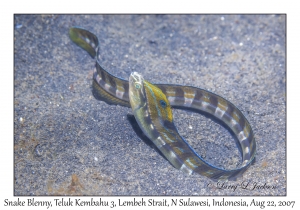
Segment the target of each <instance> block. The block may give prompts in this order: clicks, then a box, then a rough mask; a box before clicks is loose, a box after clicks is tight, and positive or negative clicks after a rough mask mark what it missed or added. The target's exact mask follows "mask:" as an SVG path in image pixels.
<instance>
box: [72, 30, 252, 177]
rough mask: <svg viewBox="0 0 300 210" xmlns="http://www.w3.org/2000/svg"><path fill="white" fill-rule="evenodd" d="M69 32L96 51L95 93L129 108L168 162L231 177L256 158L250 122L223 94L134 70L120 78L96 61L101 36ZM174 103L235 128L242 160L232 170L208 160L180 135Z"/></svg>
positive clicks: (92, 54) (79, 31)
mask: <svg viewBox="0 0 300 210" xmlns="http://www.w3.org/2000/svg"><path fill="white" fill-rule="evenodd" d="M69 35H70V38H71V40H72V41H73V42H75V43H76V44H77V45H79V46H80V47H82V48H83V49H84V50H86V51H87V52H88V53H89V54H90V55H91V56H92V57H93V58H94V57H96V68H95V70H94V73H93V94H94V96H95V98H96V99H99V100H103V101H105V102H106V103H108V104H114V105H121V106H125V107H129V108H132V110H133V113H134V116H135V118H136V121H137V122H138V125H139V126H140V128H141V130H142V131H143V132H144V134H145V135H146V136H147V137H148V138H149V139H150V140H151V141H152V142H153V143H154V145H156V147H157V148H158V149H159V150H160V151H161V152H162V154H163V155H164V156H165V157H166V158H167V159H168V160H169V162H170V163H171V164H172V165H173V166H174V167H175V168H177V169H180V170H182V171H184V172H186V173H188V174H192V173H198V174H201V175H204V176H207V177H209V178H211V179H213V180H234V179H236V177H238V176H241V175H242V173H243V172H244V171H245V170H246V169H247V168H248V167H249V166H250V165H251V164H252V163H253V162H254V159H255V154H256V143H255V139H254V134H253V131H252V128H251V126H250V123H249V122H248V120H247V119H246V117H245V116H244V115H243V114H242V112H241V111H240V110H239V109H238V108H237V107H236V106H235V105H233V104H232V103H231V102H229V101H228V100H226V99H224V98H223V97H221V96H219V95H216V94H214V93H212V92H209V91H207V90H204V89H200V88H197V87H192V86H182V85H172V84H151V83H150V82H148V81H146V80H144V79H143V77H142V76H141V75H140V74H138V73H136V72H133V73H131V75H130V77H129V82H128V80H124V79H121V78H118V77H116V76H114V75H112V74H110V73H109V72H107V71H106V70H105V69H103V68H102V67H101V65H100V57H99V52H98V51H99V41H98V38H97V36H96V35H94V34H93V33H91V32H89V31H87V30H85V29H82V28H78V27H73V28H71V29H70V31H69ZM171 107H172V108H181V109H186V108H187V109H192V110H196V111H202V112H205V113H208V114H210V115H213V116H214V117H216V118H217V119H219V120H221V121H222V122H223V123H225V124H226V125H227V126H228V127H229V128H230V129H231V130H232V132H233V133H234V134H235V136H236V138H237V139H238V143H239V146H240V148H241V153H242V158H243V161H242V163H241V165H240V166H239V167H238V168H236V169H233V170H226V169H222V168H219V167H216V166H213V165H211V164H209V163H207V162H206V161H205V160H204V159H203V158H201V157H200V156H199V155H198V154H197V153H196V152H195V151H194V150H193V148H192V147H191V146H190V145H189V144H188V143H187V142H186V140H185V139H184V138H182V137H181V136H180V135H179V133H178V131H177V128H176V126H175V125H174V123H173V115H172V110H171Z"/></svg>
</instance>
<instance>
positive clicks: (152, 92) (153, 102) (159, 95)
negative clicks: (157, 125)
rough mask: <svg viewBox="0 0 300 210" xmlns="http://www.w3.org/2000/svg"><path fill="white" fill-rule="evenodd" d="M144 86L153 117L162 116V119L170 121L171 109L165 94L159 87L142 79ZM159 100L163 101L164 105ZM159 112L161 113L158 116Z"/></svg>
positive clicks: (171, 118)
mask: <svg viewBox="0 0 300 210" xmlns="http://www.w3.org/2000/svg"><path fill="white" fill-rule="evenodd" d="M144 87H145V92H146V97H147V101H148V106H149V108H150V113H151V115H152V116H153V117H162V118H163V119H164V120H168V121H170V122H172V121H173V115H172V109H171V106H170V103H169V101H168V99H167V97H166V95H165V94H164V93H163V92H162V91H161V89H159V88H158V87H157V86H155V85H153V84H151V83H150V82H147V81H146V80H144ZM161 101H163V102H164V103H165V106H162V105H161V103H163V102H161ZM157 109H158V110H157ZM159 113H160V114H161V115H160V116H159Z"/></svg>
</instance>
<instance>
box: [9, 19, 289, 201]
mask: <svg viewBox="0 0 300 210" xmlns="http://www.w3.org/2000/svg"><path fill="white" fill-rule="evenodd" d="M72 26H81V27H83V28H86V29H88V30H90V31H92V32H93V33H95V34H96V35H97V36H98V37H99V41H100V47H101V59H102V61H101V62H102V66H103V67H104V68H106V69H107V70H108V71H110V72H111V73H112V74H114V75H117V76H119V77H121V78H125V79H128V77H129V75H130V72H132V71H137V72H139V73H142V74H143V75H144V77H145V78H146V79H147V80H149V81H150V82H153V83H171V84H182V85H193V86H196V87H200V88H204V89H207V90H210V91H212V92H214V93H217V94H219V95H221V96H223V97H225V98H226V99H228V100H230V101H231V102H232V103H234V104H235V105H236V106H237V107H239V108H240V110H241V111H242V112H243V113H244V114H245V115H246V116H247V118H248V120H249V121H250V123H251V125H252V128H253V130H254V133H255V138H256V141H257V156H256V162H255V164H254V165H252V166H251V167H250V168H249V169H248V170H247V171H246V172H245V173H244V175H243V177H240V178H239V179H238V180H237V181H231V182H228V183H226V185H230V186H237V188H236V189H235V190H233V189H232V188H230V187H228V186H227V187H228V188H230V189H218V185H217V183H215V182H212V181H211V180H210V179H208V178H206V177H204V176H201V175H198V174H194V175H190V176H189V175H187V174H184V173H183V172H181V171H179V170H177V169H175V168H173V167H172V166H171V165H170V164H169V162H168V161H166V160H165V159H164V158H163V157H162V156H160V155H159V154H158V153H157V152H156V151H155V150H154V149H153V148H152V147H151V146H149V145H148V144H146V143H145V142H144V141H143V140H142V139H141V138H140V137H139V136H138V135H137V133H136V132H135V131H134V129H133V127H132V124H131V123H130V120H129V119H130V116H131V114H132V112H131V110H130V109H128V108H124V107H120V106H113V105H107V104H106V103H104V102H102V101H98V100H96V99H95V98H94V97H93V95H92V92H91V84H92V71H93V68H94V65H95V61H94V60H93V59H92V58H90V57H89V55H88V54H87V53H86V52H85V51H83V50H82V49H80V48H79V47H77V46H76V45H75V44H74V43H72V42H71V40H70V39H69V37H68V30H69V28H70V27H72ZM14 40H15V46H14V53H15V54H14V65H15V66H14V68H15V71H14V129H15V130H14V135H15V137H14V158H15V159H14V169H15V170H14V194H15V195H17V196H19V195H286V70H285V65H286V54H285V49H286V16H285V15H15V31H14ZM128 115H129V118H128ZM174 118H175V123H176V125H177V127H178V130H179V132H180V133H181V135H182V136H183V137H185V138H186V139H187V141H188V142H189V143H190V144H191V145H192V146H193V147H194V148H195V150H196V151H197V152H198V153H199V154H200V155H202V156H203V157H205V158H206V160H208V161H209V162H210V163H212V164H215V165H217V166H224V167H228V168H234V167H235V166H236V165H237V164H238V163H239V161H240V156H239V152H238V149H237V147H236V145H235V143H234V140H233V137H232V136H231V134H230V133H229V132H228V130H226V129H225V128H224V127H222V126H221V125H219V124H218V123H216V122H215V121H212V120H211V119H209V118H207V117H205V116H202V115H200V114H198V113H192V112H188V111H182V110H174ZM242 182H244V183H248V182H249V186H248V188H247V189H242V187H241V183H242ZM255 182H256V183H257V184H259V185H265V184H266V185H267V186H270V187H272V188H271V189H265V188H266V187H265V188H262V189H255V190H250V187H251V186H253V185H254V183H255ZM219 184H222V183H219ZM266 185H265V186H266ZM223 186H224V187H225V185H223ZM219 187H220V185H219Z"/></svg>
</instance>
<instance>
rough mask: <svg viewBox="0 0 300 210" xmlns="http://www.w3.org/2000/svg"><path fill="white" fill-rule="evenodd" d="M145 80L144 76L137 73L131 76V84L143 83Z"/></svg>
mask: <svg viewBox="0 0 300 210" xmlns="http://www.w3.org/2000/svg"><path fill="white" fill-rule="evenodd" d="M143 80H144V78H143V76H142V75H141V74H139V73H137V72H132V73H131V74H130V77H129V82H131V83H134V82H138V83H142V82H143Z"/></svg>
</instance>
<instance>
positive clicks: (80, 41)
mask: <svg viewBox="0 0 300 210" xmlns="http://www.w3.org/2000/svg"><path fill="white" fill-rule="evenodd" d="M69 36H70V39H71V40H72V41H73V42H74V43H75V44H77V45H78V46H79V47H81V48H82V49H84V50H85V51H87V52H88V53H89V54H90V56H92V58H95V56H96V54H97V50H98V46H99V41H98V38H97V36H96V35H95V34H93V33H91V32H90V31H88V30H85V29H82V28H78V27H72V28H70V30H69Z"/></svg>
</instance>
